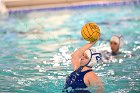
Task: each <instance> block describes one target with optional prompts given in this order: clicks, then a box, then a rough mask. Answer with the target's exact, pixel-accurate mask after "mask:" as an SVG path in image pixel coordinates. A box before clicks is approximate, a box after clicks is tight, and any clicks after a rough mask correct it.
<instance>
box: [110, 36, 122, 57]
mask: <svg viewBox="0 0 140 93" xmlns="http://www.w3.org/2000/svg"><path fill="white" fill-rule="evenodd" d="M122 45H123V38H122V36H118V35H113V36H112V37H111V39H110V48H111V50H112V55H117V54H120V52H119V49H120V47H122Z"/></svg>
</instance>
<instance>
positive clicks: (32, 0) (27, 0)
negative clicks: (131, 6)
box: [2, 0, 132, 10]
mask: <svg viewBox="0 0 140 93" xmlns="http://www.w3.org/2000/svg"><path fill="white" fill-rule="evenodd" d="M2 1H3V3H4V4H5V6H6V8H7V9H8V10H23V9H24V10H26V9H37V8H54V7H55V8H56V7H67V6H77V5H88V4H107V3H119V2H124V1H127V2H129V1H132V0H2Z"/></svg>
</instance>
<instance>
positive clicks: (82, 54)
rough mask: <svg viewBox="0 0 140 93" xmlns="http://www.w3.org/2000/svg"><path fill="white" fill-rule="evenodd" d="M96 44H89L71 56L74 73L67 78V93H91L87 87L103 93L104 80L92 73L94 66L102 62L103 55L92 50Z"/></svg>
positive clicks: (65, 88) (65, 89) (65, 87)
mask: <svg viewBox="0 0 140 93" xmlns="http://www.w3.org/2000/svg"><path fill="white" fill-rule="evenodd" d="M95 43H96V41H95V42H89V43H87V44H85V45H84V46H83V47H81V48H79V49H77V50H76V51H75V52H73V54H72V55H71V57H72V58H71V62H72V67H73V70H74V71H73V72H72V73H71V74H70V75H69V76H68V77H67V79H66V83H65V86H64V91H66V92H67V93H91V92H89V91H88V90H87V87H89V86H92V87H95V91H96V93H103V91H104V84H103V82H102V80H101V79H100V78H99V77H98V76H97V75H96V74H95V73H94V72H93V71H92V66H94V65H96V64H97V62H100V61H101V60H102V57H101V54H100V53H97V52H96V51H94V50H92V49H90V48H91V47H92V46H93V45H94V44H95Z"/></svg>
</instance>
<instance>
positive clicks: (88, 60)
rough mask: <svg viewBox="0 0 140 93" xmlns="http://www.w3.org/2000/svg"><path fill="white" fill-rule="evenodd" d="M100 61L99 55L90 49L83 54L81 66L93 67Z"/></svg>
mask: <svg viewBox="0 0 140 93" xmlns="http://www.w3.org/2000/svg"><path fill="white" fill-rule="evenodd" d="M101 60H102V57H101V54H100V53H97V52H96V51H94V50H92V49H88V50H86V51H85V52H84V54H83V56H82V58H81V66H87V67H93V66H95V65H96V64H97V63H98V62H99V61H101Z"/></svg>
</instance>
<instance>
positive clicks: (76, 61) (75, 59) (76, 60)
mask: <svg viewBox="0 0 140 93" xmlns="http://www.w3.org/2000/svg"><path fill="white" fill-rule="evenodd" d="M95 43H96V41H95V42H90V43H87V44H85V45H84V46H82V47H81V48H79V49H77V50H76V51H75V52H73V54H72V55H71V57H72V58H71V62H72V67H73V69H74V70H76V69H77V68H79V67H80V58H81V57H82V55H83V53H84V52H85V51H86V50H87V49H89V48H90V47H92V46H93V45H94V44H95Z"/></svg>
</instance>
